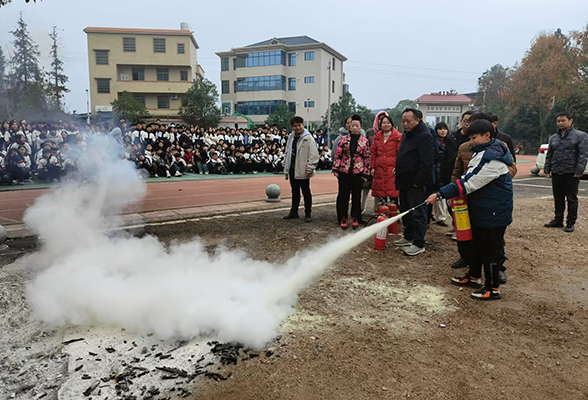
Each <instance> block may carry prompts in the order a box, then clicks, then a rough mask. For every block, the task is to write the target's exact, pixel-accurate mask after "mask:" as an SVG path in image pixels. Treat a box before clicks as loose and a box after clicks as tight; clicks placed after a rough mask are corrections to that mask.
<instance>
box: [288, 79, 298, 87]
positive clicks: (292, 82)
mask: <svg viewBox="0 0 588 400" xmlns="http://www.w3.org/2000/svg"><path fill="white" fill-rule="evenodd" d="M288 90H296V78H288Z"/></svg>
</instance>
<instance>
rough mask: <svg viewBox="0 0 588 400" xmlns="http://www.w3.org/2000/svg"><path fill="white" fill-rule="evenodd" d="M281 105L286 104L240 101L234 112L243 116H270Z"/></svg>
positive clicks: (271, 101)
mask: <svg viewBox="0 0 588 400" xmlns="http://www.w3.org/2000/svg"><path fill="white" fill-rule="evenodd" d="M282 104H286V102H285V101H284V100H267V101H242V102H238V103H237V106H236V111H237V112H238V113H240V114H243V115H270V114H273V113H274V112H275V111H276V110H277V109H278V107H279V106H280V105H282Z"/></svg>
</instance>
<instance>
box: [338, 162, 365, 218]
mask: <svg viewBox="0 0 588 400" xmlns="http://www.w3.org/2000/svg"><path fill="white" fill-rule="evenodd" d="M338 180H339V193H338V194H337V220H338V221H339V222H341V220H342V219H343V218H347V215H348V212H349V197H350V196H351V216H352V217H353V218H356V219H357V220H358V221H361V188H362V187H363V179H361V175H360V174H344V173H341V172H339V174H338Z"/></svg>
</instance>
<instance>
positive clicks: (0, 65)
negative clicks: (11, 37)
mask: <svg viewBox="0 0 588 400" xmlns="http://www.w3.org/2000/svg"><path fill="white" fill-rule="evenodd" d="M5 80H6V58H5V57H4V50H2V47H0V93H3V92H4V82H5Z"/></svg>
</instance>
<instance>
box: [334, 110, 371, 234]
mask: <svg viewBox="0 0 588 400" xmlns="http://www.w3.org/2000/svg"><path fill="white" fill-rule="evenodd" d="M350 133H351V134H350V135H347V136H343V137H342V138H341V140H339V143H338V145H337V150H336V153H335V157H334V159H333V170H332V171H333V174H334V175H335V176H336V177H337V178H338V180H339V193H338V195H337V218H338V221H339V224H340V226H341V229H347V228H348V227H349V222H348V213H349V197H350V196H351V227H352V228H353V229H357V228H359V224H360V223H361V222H362V221H361V189H362V186H363V182H364V179H365V178H366V177H368V176H369V173H370V148H369V143H368V140H367V139H366V138H365V137H363V136H361V134H360V133H361V117H360V116H359V115H357V114H355V115H353V116H352V117H351V129H350Z"/></svg>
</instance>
